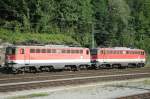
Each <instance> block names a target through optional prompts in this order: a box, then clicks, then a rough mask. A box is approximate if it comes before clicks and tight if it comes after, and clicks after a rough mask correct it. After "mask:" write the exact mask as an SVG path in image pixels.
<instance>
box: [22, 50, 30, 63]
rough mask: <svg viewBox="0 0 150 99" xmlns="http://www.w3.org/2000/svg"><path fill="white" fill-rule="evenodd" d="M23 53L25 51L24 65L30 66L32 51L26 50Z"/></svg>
mask: <svg viewBox="0 0 150 99" xmlns="http://www.w3.org/2000/svg"><path fill="white" fill-rule="evenodd" d="M23 51H24V64H25V65H29V64H30V52H29V51H30V50H29V49H26V48H24V49H23Z"/></svg>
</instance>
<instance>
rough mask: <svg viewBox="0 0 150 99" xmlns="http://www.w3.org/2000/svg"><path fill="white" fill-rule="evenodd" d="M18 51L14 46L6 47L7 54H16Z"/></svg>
mask: <svg viewBox="0 0 150 99" xmlns="http://www.w3.org/2000/svg"><path fill="white" fill-rule="evenodd" d="M15 53H16V49H15V48H12V47H8V48H6V54H7V55H14V54H15Z"/></svg>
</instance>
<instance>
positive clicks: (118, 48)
mask: <svg viewBox="0 0 150 99" xmlns="http://www.w3.org/2000/svg"><path fill="white" fill-rule="evenodd" d="M98 49H105V50H142V49H136V48H128V47H112V48H111V47H110V48H109V47H108V48H98Z"/></svg>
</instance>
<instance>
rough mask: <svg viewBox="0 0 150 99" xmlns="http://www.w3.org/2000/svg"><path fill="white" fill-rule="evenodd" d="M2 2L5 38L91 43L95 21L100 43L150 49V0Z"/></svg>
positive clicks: (0, 22)
mask: <svg viewBox="0 0 150 99" xmlns="http://www.w3.org/2000/svg"><path fill="white" fill-rule="evenodd" d="M0 3H1V5H0V27H1V32H0V33H1V37H0V38H1V39H2V40H3V41H9V42H11V43H17V42H20V41H26V40H38V41H39V42H56V43H60V42H61V43H62V42H63V43H64V42H65V43H66V42H75V41H74V40H76V41H77V42H78V43H79V44H81V45H82V46H86V47H90V46H91V40H92V39H91V37H92V36H91V32H92V26H93V25H94V35H95V41H96V45H97V46H109V47H111V46H127V47H134V48H141V49H145V50H146V52H147V53H150V45H149V42H150V1H149V0H0ZM4 29H6V30H9V31H7V32H9V33H6V30H4ZM2 31H5V32H2ZM29 33H32V34H29ZM58 35H59V36H60V37H59V36H58ZM66 35H67V36H66ZM8 36H9V37H10V39H8ZM51 36H52V37H51ZM66 37H67V38H66ZM68 37H69V38H71V39H69V38H68ZM72 38H73V39H72Z"/></svg>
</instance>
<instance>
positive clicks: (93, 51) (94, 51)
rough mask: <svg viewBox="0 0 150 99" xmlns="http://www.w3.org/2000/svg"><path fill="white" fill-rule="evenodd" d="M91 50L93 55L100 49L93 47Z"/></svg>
mask: <svg viewBox="0 0 150 99" xmlns="http://www.w3.org/2000/svg"><path fill="white" fill-rule="evenodd" d="M90 52H91V55H97V52H98V50H97V49H91V50H90Z"/></svg>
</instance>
